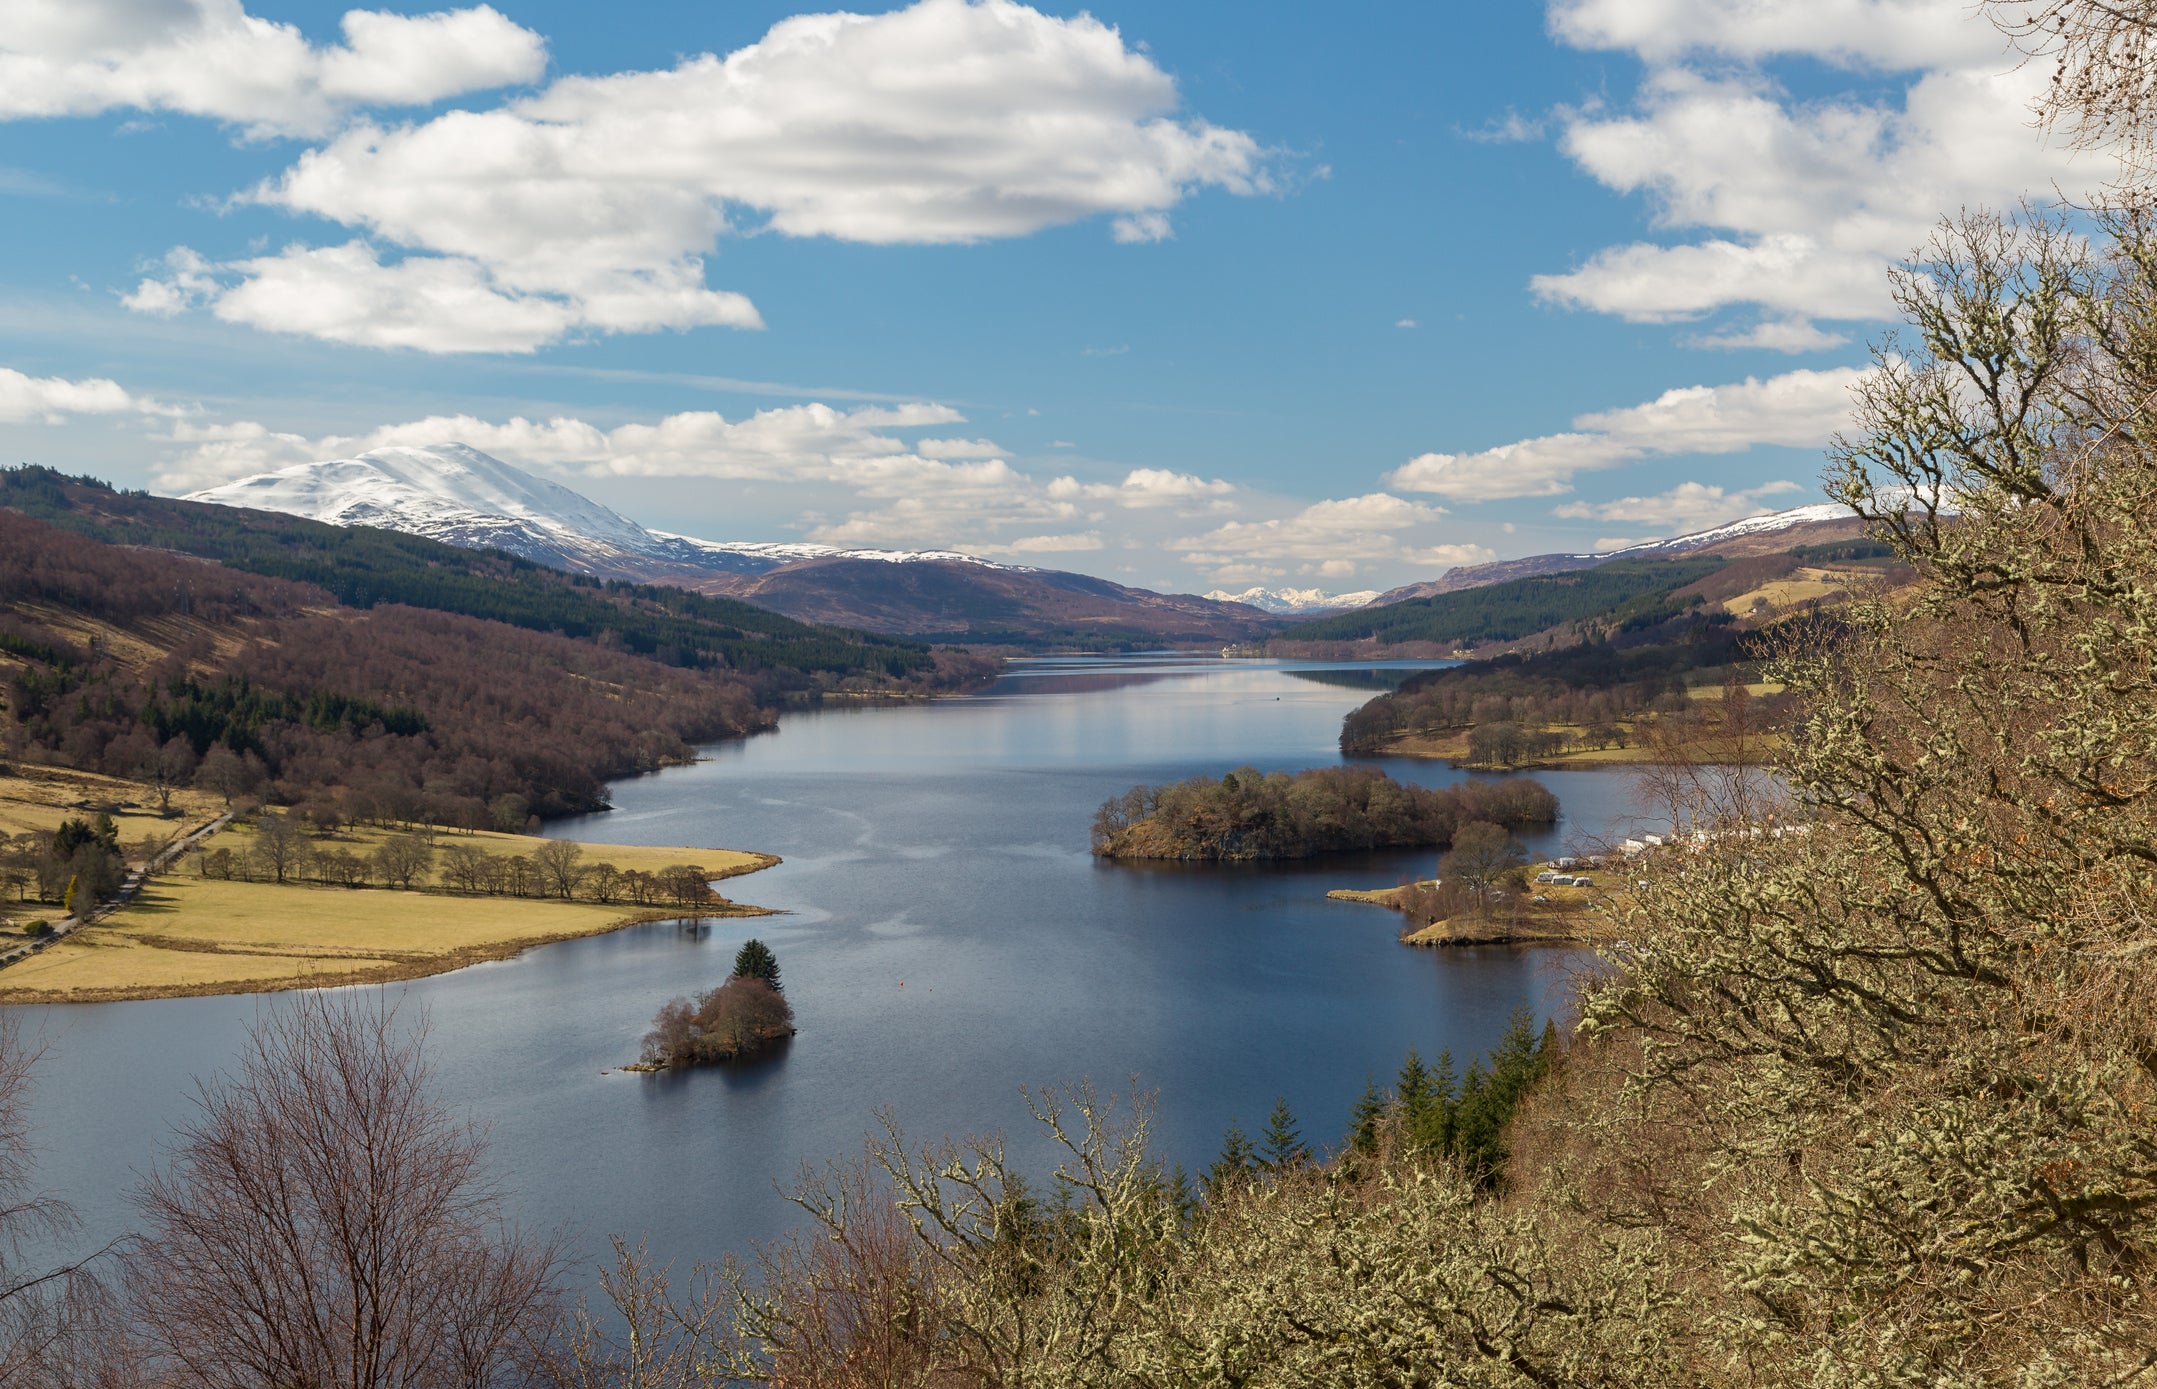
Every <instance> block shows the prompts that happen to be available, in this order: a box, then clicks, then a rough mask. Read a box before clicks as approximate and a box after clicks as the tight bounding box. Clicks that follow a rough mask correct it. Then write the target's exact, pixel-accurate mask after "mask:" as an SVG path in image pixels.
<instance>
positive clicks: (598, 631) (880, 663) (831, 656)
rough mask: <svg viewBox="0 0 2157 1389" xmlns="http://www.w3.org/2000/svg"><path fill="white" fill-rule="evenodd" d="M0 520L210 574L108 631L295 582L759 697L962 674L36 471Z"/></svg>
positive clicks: (244, 600)
mask: <svg viewBox="0 0 2157 1389" xmlns="http://www.w3.org/2000/svg"><path fill="white" fill-rule="evenodd" d="M0 507H4V508H11V509H13V510H15V511H18V512H21V513H23V514H25V515H29V516H34V517H37V518H39V519H41V520H44V521H47V522H49V523H50V524H52V525H54V526H56V527H59V528H61V529H64V530H67V531H71V532H73V533H75V534H78V535H83V536H88V537H91V538H93V539H97V540H102V541H108V542H112V543H115V544H125V545H133V546H143V547H148V548H152V549H159V550H170V551H177V552H180V553H183V554H190V555H195V556H198V557H200V558H203V559H209V560H215V561H217V563H218V565H219V566H221V567H220V568H216V569H205V570H198V571H197V572H196V574H194V575H192V576H176V577H175V578H174V580H173V582H174V583H175V584H177V585H178V588H177V590H176V591H168V592H165V593H162V594H141V593H135V592H130V591H125V590H118V589H112V590H108V591H106V592H105V593H104V594H103V595H102V599H101V601H103V602H105V603H106V604H107V607H106V608H105V609H104V610H101V611H99V612H98V613H97V614H96V615H98V616H101V617H105V618H107V619H108V620H112V621H127V620H130V619H132V618H134V617H139V616H143V615H146V614H147V613H149V612H152V611H159V612H161V611H166V610H168V609H169V608H170V607H171V606H172V605H173V603H174V601H175V600H177V602H178V604H179V610H180V611H183V612H188V611H194V610H195V605H197V604H200V605H204V606H203V607H202V609H201V614H200V615H202V616H203V617H204V618H205V619H206V620H209V621H212V622H215V621H221V620H224V619H225V618H227V617H229V616H231V615H234V613H235V612H236V611H239V610H241V609H239V608H236V607H235V605H237V604H244V605H247V606H246V607H245V608H244V610H245V611H249V612H252V611H256V610H258V609H259V605H260V603H262V602H263V601H267V597H266V596H267V595H268V594H269V593H272V592H282V593H285V594H290V593H291V592H292V590H290V589H286V590H275V589H272V588H266V587H263V586H262V584H261V580H260V579H259V578H250V577H249V576H262V577H263V578H268V579H272V580H275V579H283V580H287V581H290V582H291V583H296V584H304V585H308V586H310V587H311V588H313V589H316V590H319V591H320V593H321V594H323V595H326V596H327V598H328V599H329V600H330V601H332V602H335V603H338V604H341V605H343V606H346V607H352V608H360V609H369V608H374V607H377V606H380V605H384V604H402V605H405V606H408V607H415V608H426V609H430V610H433V611H437V612H447V613H456V614H459V615H461V616H464V617H476V618H483V619H485V620H487V621H490V622H501V623H506V624H508V625H509V626H512V627H521V628H523V629H525V630H527V631H533V632H546V633H555V634H559V635H561V636H565V637H569V638H571V639H573V640H576V641H583V642H593V643H597V644H600V645H604V646H607V647H611V648H613V649H616V650H620V651H624V652H627V653H629V654H632V655H639V656H644V657H647V658H649V659H651V660H653V661H656V662H658V663H659V664H661V665H667V666H676V667H681V668H685V669H714V670H730V671H737V672H740V673H742V674H744V675H746V676H750V677H753V678H754V681H755V683H756V686H757V689H758V691H759V693H760V694H763V695H772V694H776V693H779V692H783V691H786V690H794V689H812V688H816V687H818V686H819V685H823V684H831V685H842V686H843V685H846V684H847V683H848V682H850V681H860V680H867V681H870V682H873V683H876V684H887V683H890V682H900V683H902V684H905V685H908V686H912V687H917V688H923V689H937V688H948V687H950V686H951V685H952V684H953V683H954V682H955V681H963V680H965V679H969V678H972V677H973V676H974V675H975V674H977V673H978V672H975V671H973V670H971V669H970V668H962V669H957V670H954V669H952V668H951V667H952V665H953V662H954V660H955V657H954V655H953V654H951V653H944V654H939V653H935V652H932V651H931V649H930V648H929V647H928V646H926V645H924V644H922V643H920V642H914V641H908V640H905V639H903V638H898V637H882V636H875V635H871V634H869V633H865V632H855V631H848V630H844V629H840V628H835V627H819V626H815V625H812V624H809V623H805V622H799V621H796V620H795V619H793V618H790V617H785V616H782V615H780V614H778V613H774V612H769V611H766V610H765V609H762V608H758V607H754V606H752V605H750V604H747V603H742V602H737V601H735V600H733V599H728V598H714V597H708V596H706V595H703V594H698V593H691V592H689V591H687V590H685V589H678V588H670V587H664V586H660V585H650V584H630V583H622V582H619V581H614V580H607V581H602V580H598V579H592V578H587V577H584V576H581V575H572V574H565V573H562V572H560V571H558V570H553V569H549V568H547V567H545V566H544V565H539V564H534V563H532V562H531V561H529V560H525V559H520V558H518V557H516V556H514V555H509V554H505V553H503V552H501V551H493V550H489V551H477V550H465V549H460V548H459V547H457V546H454V545H446V544H443V543H441V542H440V541H435V540H428V539H425V538H423V537H420V536H415V535H405V534H402V533H400V532H396V531H385V530H376V529H373V528H370V527H365V526H331V525H325V524H323V523H322V522H319V521H310V520H305V519H302V518H300V517H296V516H284V515H279V514H276V513H271V512H260V511H248V510H243V509H240V508H235V507H226V506H215V505H211V504H208V503H201V502H183V501H175V500H172V499H169V498H163V497H152V496H149V495H148V494H146V493H137V492H117V491H114V490H113V489H112V488H111V487H109V486H107V485H106V484H105V483H102V482H99V481H97V480H96V479H94V478H88V477H68V476H66V475H64V474H61V473H59V472H56V471H54V470H52V469H50V468H42V467H35V466H24V467H18V468H12V469H0ZM44 558H46V559H50V558H51V556H50V555H49V554H47V555H46V556H44ZM68 580H69V576H68V575H67V573H66V571H65V569H64V568H63V569H62V570H61V571H60V572H59V573H58V574H57V575H56V576H55V577H54V578H53V579H52V580H51V581H50V583H49V587H50V589H51V591H53V592H56V593H66V592H69V591H71V590H70V588H69V582H68ZM318 601H319V600H318ZM959 664H960V666H962V667H964V666H965V663H964V662H960V663H959Z"/></svg>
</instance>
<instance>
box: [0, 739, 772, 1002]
mask: <svg viewBox="0 0 2157 1389" xmlns="http://www.w3.org/2000/svg"><path fill="white" fill-rule="evenodd" d="M154 803H155V798H154V796H151V795H149V794H148V792H147V789H146V788H144V787H141V786H138V785H136V784H134V783H130V782H125V781H116V780H114V779H112V778H109V777H95V776H88V775H85V774H83V773H77V772H59V771H48V770H47V769H43V768H18V769H15V771H14V772H13V773H12V774H10V775H6V776H0V829H4V830H5V831H7V832H8V833H19V832H21V831H23V830H26V829H51V828H53V827H55V826H56V825H58V824H59V823H60V821H61V820H62V819H64V818H66V817H67V816H69V815H83V814H86V813H92V814H94V813H95V812H96V811H97V810H101V809H103V810H109V811H111V813H112V814H113V816H114V819H115V820H116V821H118V823H119V825H120V833H121V840H122V843H124V844H127V845H129V846H132V845H133V844H134V843H135V842H137V841H138V840H139V839H140V838H142V837H143V836H144V835H145V834H146V833H149V832H155V833H157V834H158V835H160V836H165V835H170V834H174V833H177V832H179V830H180V829H181V828H182V827H183V826H187V827H192V826H195V825H199V824H201V823H203V822H204V821H207V820H210V819H213V818H215V816H216V815H217V814H218V813H219V812H220V811H221V810H222V809H223V803H222V801H220V800H219V799H218V798H216V797H213V796H205V795H202V794H201V793H197V792H192V791H187V792H181V793H178V794H176V795H175V796H174V798H173V806H174V810H175V811H176V812H181V813H178V814H175V815H174V816H173V817H172V818H169V819H166V818H160V817H158V816H156V815H155V814H154V813H151V811H150V810H149V809H148V807H149V806H153V805H154ZM127 804H133V805H135V806H137V807H138V808H137V809H134V810H129V809H126V808H124V807H125V805H127ZM388 833H389V831H386V830H380V829H372V828H368V829H346V830H343V831H340V832H339V833H337V834H335V835H328V836H318V837H316V838H315V841H314V842H315V844H316V845H317V847H319V848H323V849H341V850H344V851H346V852H349V853H352V854H355V855H358V856H361V857H365V856H367V855H368V854H370V853H372V852H373V850H374V849H375V847H376V846H377V845H378V844H379V843H380V842H381V841H382V840H383V839H384V838H385V837H387V835H388ZM253 834H254V831H253V830H252V829H251V828H248V827H242V826H235V827H230V828H227V829H225V830H223V831H221V832H220V833H218V834H217V835H215V836H213V837H212V838H211V839H210V840H209V841H208V844H207V845H206V847H207V848H210V849H216V848H229V849H231V850H233V851H234V853H235V854H236V855H240V856H244V855H245V852H246V850H247V848H248V846H249V841H250V840H251V838H252V837H253ZM541 842H542V841H541V840H538V839H535V838H532V837H531V836H528V835H514V834H495V833H489V832H479V833H470V834H467V833H463V832H443V833H440V834H438V835H437V837H436V844H437V846H438V847H440V846H448V845H452V844H454V845H462V846H466V847H470V848H476V849H479V850H481V851H483V852H485V853H489V854H494V855H503V856H508V855H528V854H530V853H531V852H532V850H533V849H535V848H537V847H538V846H539V845H540V843H541ZM583 847H584V862H585V863H586V864H596V863H602V862H604V863H612V864H613V865H614V866H615V867H617V868H619V869H622V870H624V871H627V870H630V869H638V870H642V871H644V872H648V873H656V872H657V871H659V870H660V869H663V868H666V867H669V866H672V865H675V864H696V865H698V866H700V867H702V868H703V869H704V870H705V871H706V872H707V873H708V874H709V875H710V877H712V878H714V879H719V878H730V877H736V876H739V875H740V874H743V873H752V872H755V871H756V870H757V869H759V868H766V867H769V866H771V865H772V864H774V863H776V862H778V860H777V859H775V858H772V857H771V856H769V855H766V854H755V853H744V852H741V851H738V850H729V849H694V848H673V847H647V846H630V845H617V844H585V845H584V846H583ZM9 914H13V915H15V916H18V917H21V918H23V919H25V920H28V919H32V918H36V917H48V918H49V917H56V916H58V915H59V909H58V908H57V907H56V906H52V905H50V904H46V905H40V904H38V903H27V904H21V905H16V904H0V916H6V915H9ZM686 914H691V913H685V912H684V911H683V910H682V909H681V908H678V907H638V906H635V905H632V904H628V903H623V902H614V903H606V904H601V903H594V902H587V901H573V902H563V901H558V900H550V899H546V898H519V897H487V896H464V895H461V894H456V893H451V892H447V891H442V890H425V891H411V892H404V891H392V890H390V889H388V888H382V887H376V888H357V889H355V888H344V887H319V886H313V885H308V884H301V883H297V882H291V883H283V884H278V883H270V882H246V881H240V880H223V879H216V878H206V877H203V876H201V874H200V873H199V871H198V868H197V860H196V859H195V858H194V857H193V856H190V857H189V858H188V859H187V860H185V861H184V863H182V864H181V865H179V866H177V867H175V868H173V869H171V870H168V871H167V872H165V873H164V874H162V875H160V876H159V877H158V878H157V879H156V880H155V881H153V882H152V883H150V884H149V885H148V886H147V887H146V888H145V889H144V890H143V891H142V892H141V893H140V894H139V895H138V896H137V897H136V899H135V900H134V901H132V902H130V903H128V904H127V905H126V906H124V907H122V908H121V909H119V910H118V911H116V912H114V913H113V914H112V915H110V916H108V917H106V918H105V919H104V920H102V921H99V922H97V923H96V924H94V925H92V926H88V927H85V928H83V929H82V930H79V931H77V932H75V933H74V934H73V935H71V936H69V937H68V938H67V939H66V940H63V941H60V942H58V943H56V944H55V945H53V946H52V947H51V948H50V949H48V950H46V951H44V952H43V953H41V954H38V955H34V956H32V957H30V958H29V959H27V960H24V961H22V962H21V963H19V964H16V965H13V966H10V967H9V968H7V969H6V970H0V1003H90V1002H105V1001H109V1000H115V999H128V998H165V997H175V996H180V995H187V994H224V993H253V992H259V991H263V990H269V989H290V988H304V987H308V986H312V985H319V984H357V983H372V982H381V981H386V980H393V979H412V978H417V977H419V976H421V975H428V974H440V973H442V972H444V971H446V970H452V969H457V968H461V967H462V966H464V965H468V964H475V963H477V962H479V961H482V960H498V959H504V958H507V957H509V956H511V955H515V954H518V953H520V952H522V951H524V950H528V949H530V948H531V947H533V946H535V945H544V944H547V943H549V942H552V941H560V940H569V939H573V938H575V937H578V936H591V935H598V934H601V933H603V932H606V931H611V930H615V929H617V928H618V927H621V926H625V925H629V924H631V923H633V922H637V921H649V920H665V919H670V918H675V917H680V916H683V915H686ZM694 914H696V915H714V916H736V915H739V916H748V915H762V914H763V909H762V908H760V907H748V906H740V905H737V904H734V903H731V902H729V903H724V904H723V905H719V906H716V907H706V908H701V909H698V910H697V911H696V912H695V913H694Z"/></svg>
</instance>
